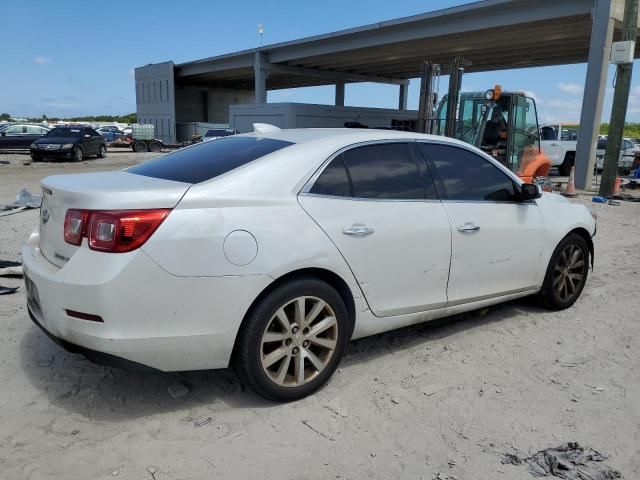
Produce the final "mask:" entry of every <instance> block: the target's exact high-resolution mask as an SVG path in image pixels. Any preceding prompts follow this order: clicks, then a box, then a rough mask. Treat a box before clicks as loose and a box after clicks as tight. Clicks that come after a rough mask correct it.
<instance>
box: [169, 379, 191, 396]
mask: <svg viewBox="0 0 640 480" xmlns="http://www.w3.org/2000/svg"><path fill="white" fill-rule="evenodd" d="M167 391H168V392H169V395H171V398H181V397H184V396H185V395H187V394H188V393H189V387H187V386H186V385H185V384H184V383H180V382H176V383H172V384H171V385H169V386H168V387H167Z"/></svg>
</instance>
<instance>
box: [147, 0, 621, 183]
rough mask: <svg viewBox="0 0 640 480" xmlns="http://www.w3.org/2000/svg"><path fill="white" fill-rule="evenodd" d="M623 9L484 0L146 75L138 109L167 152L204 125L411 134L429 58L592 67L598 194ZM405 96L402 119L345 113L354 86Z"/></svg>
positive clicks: (588, 125)
mask: <svg viewBox="0 0 640 480" xmlns="http://www.w3.org/2000/svg"><path fill="white" fill-rule="evenodd" d="M623 13H624V2H623V0H562V1H557V0H536V1H531V0H484V1H479V2H476V3H471V4H467V5H462V6H459V7H455V8H449V9H444V10H439V11H434V12H429V13H425V14H421V15H414V16H411V17H405V18H399V19H396V20H389V21H385V22H380V23H375V24H371V25H365V26H362V27H357V28H352V29H348V30H343V31H339V32H334V33H328V34H325V35H317V36H313V37H308V38H303V39H300V40H294V41H289V42H283V43H278V44H273V45H266V46H264V47H260V48H255V49H251V50H244V51H240V52H236V53H230V54H226V55H219V56H216V57H211V58H204V59H201V60H195V61H191V62H186V63H180V64H174V63H173V62H171V61H167V62H164V63H159V64H151V65H146V66H143V67H139V68H136V70H135V82H136V109H137V114H138V119H139V121H140V122H142V123H151V124H154V125H155V127H156V132H157V134H158V136H159V137H160V138H162V139H163V140H164V141H165V142H169V143H175V142H177V141H182V140H185V139H186V138H188V136H189V135H190V134H191V133H193V127H190V126H192V125H193V124H194V123H196V122H204V123H208V124H220V125H225V126H227V125H229V126H230V127H231V128H237V129H238V130H239V131H247V130H248V129H249V128H250V125H251V123H253V122H254V121H255V122H267V123H272V124H275V125H278V126H281V127H287V128H294V127H320V126H335V127H340V126H344V124H345V123H346V122H362V123H366V124H368V125H369V126H373V127H376V126H377V127H392V128H400V129H411V128H412V126H413V125H414V124H415V123H412V122H415V121H416V120H417V118H418V112H417V111H409V110H407V92H408V85H409V81H410V80H411V79H415V78H418V77H420V75H421V71H422V66H423V63H424V62H425V60H431V61H432V62H434V63H438V64H440V65H441V66H442V73H443V74H445V75H446V74H448V73H449V71H450V69H451V65H452V62H453V59H454V58H456V57H463V58H464V60H465V61H467V62H469V64H468V66H466V67H465V68H466V72H480V71H494V70H504V69H515V68H527V67H541V66H550V65H564V64H573V63H585V62H588V68H587V74H586V78H585V89H584V99H583V103H582V114H581V119H580V137H579V142H578V150H577V158H576V184H577V186H578V187H582V188H584V187H585V186H586V185H590V184H591V175H592V171H593V164H594V161H595V158H594V156H595V143H596V139H597V134H598V131H599V125H600V119H601V115H602V105H603V99H604V93H605V86H606V85H605V84H606V79H607V70H608V68H607V67H608V64H609V53H610V51H611V43H612V41H614V40H615V39H616V38H617V37H619V35H620V27H621V21H622V17H623ZM355 82H375V83H385V84H392V85H397V86H398V109H396V110H389V109H375V108H360V107H345V106H344V101H345V98H344V97H345V84H347V83H355ZM317 85H335V105H334V106H320V105H305V104H290V103H267V92H268V91H269V90H277V89H284V88H296V87H309V86H317Z"/></svg>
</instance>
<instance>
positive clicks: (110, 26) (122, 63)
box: [0, 0, 640, 121]
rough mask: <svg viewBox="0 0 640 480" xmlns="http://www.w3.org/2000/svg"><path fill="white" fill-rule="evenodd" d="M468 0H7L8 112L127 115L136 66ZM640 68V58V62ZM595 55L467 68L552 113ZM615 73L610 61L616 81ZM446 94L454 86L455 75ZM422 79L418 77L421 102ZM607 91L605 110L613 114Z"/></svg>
mask: <svg viewBox="0 0 640 480" xmlns="http://www.w3.org/2000/svg"><path fill="white" fill-rule="evenodd" d="M465 3H471V2H469V1H465V0H437V1H435V0H395V1H393V2H390V1H388V0H357V1H356V0H352V1H349V2H347V1H344V0H341V1H338V0H323V1H322V2H302V1H300V0H298V1H292V0H261V1H254V0H245V1H237V2H221V1H201V0H189V1H188V2H184V3H180V2H174V1H170V0H155V1H152V0H136V1H135V2H129V1H118V0H111V1H109V2H91V1H81V0H64V1H62V0H59V1H51V0H29V1H11V0H0V34H1V36H0V38H2V53H0V112H9V113H11V114H13V115H15V116H18V115H19V116H39V115H42V114H46V115H49V116H73V115H82V114H87V115H88V114H100V113H104V114H124V113H129V112H132V111H134V110H135V98H134V82H133V68H134V67H136V66H140V65H144V64H147V63H155V62H162V61H165V60H173V61H175V62H176V63H179V62H184V61H189V60H195V59H198V58H203V57H208V56H212V55H217V54H222V53H228V52H233V51H237V50H242V49H246V48H253V47H255V46H257V44H258V35H257V25H258V24H259V23H261V24H263V25H264V27H265V35H264V43H265V44H268V43H275V42H280V41H285V40H292V39H296V38H300V37H304V36H309V35H315V34H320V33H327V32H331V31H335V30H340V29H343V28H349V27H354V26H358V25H363V24H367V23H372V22H376V21H381V20H388V19H392V18H397V17H401V16H406V15H413V14H417V13H423V12H426V11H431V10H437V9H440V8H446V7H451V6H456V5H461V4H465ZM637 67H638V65H637V62H636V68H637ZM585 71H586V65H570V66H561V67H547V68H535V69H520V70H509V71H500V72H489V73H476V74H468V75H466V76H465V78H464V82H463V89H464V90H485V89H487V88H490V87H491V86H493V85H494V84H496V83H499V84H501V85H502V86H503V88H505V89H511V90H525V91H528V92H532V94H533V95H534V96H535V98H536V99H537V101H538V110H539V114H540V116H541V117H542V118H543V120H544V121H577V120H578V119H579V115H580V101H581V96H582V87H583V84H584V76H585ZM612 78H613V68H610V78H609V86H610V85H611V81H612ZM442 80H443V81H442V82H441V93H444V92H445V91H446V85H447V82H446V77H444V78H443V79H442ZM633 85H634V86H633V90H632V97H631V99H630V103H629V111H628V115H627V121H640V82H638V81H636V80H635V79H634V84H633ZM397 88H398V87H394V86H388V85H373V84H351V85H347V87H346V96H345V102H346V104H347V105H357V106H372V107H389V108H395V107H396V105H397ZM418 88H419V81H418V80H413V81H412V83H411V87H410V95H409V108H417V104H418ZM612 92H613V90H612V88H611V87H609V88H608V91H607V98H606V100H605V109H604V113H603V119H604V120H605V121H606V120H607V119H608V118H609V114H610V103H611V97H612ZM333 95H334V91H333V87H314V88H304V89H295V90H280V91H272V92H269V101H270V102H278V101H287V102H309V103H327V104H330V103H332V102H333Z"/></svg>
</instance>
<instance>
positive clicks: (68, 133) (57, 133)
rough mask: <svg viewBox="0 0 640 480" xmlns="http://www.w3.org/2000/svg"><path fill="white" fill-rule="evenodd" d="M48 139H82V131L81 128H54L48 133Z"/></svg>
mask: <svg viewBox="0 0 640 480" xmlns="http://www.w3.org/2000/svg"><path fill="white" fill-rule="evenodd" d="M47 137H58V138H80V137H82V129H80V128H54V129H53V130H51V131H49V133H47Z"/></svg>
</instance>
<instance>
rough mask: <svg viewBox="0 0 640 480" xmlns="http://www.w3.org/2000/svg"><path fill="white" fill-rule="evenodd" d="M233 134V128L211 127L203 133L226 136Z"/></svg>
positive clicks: (211, 135)
mask: <svg viewBox="0 0 640 480" xmlns="http://www.w3.org/2000/svg"><path fill="white" fill-rule="evenodd" d="M229 135H233V130H223V129H211V130H207V133H205V134H204V136H205V137H228V136H229Z"/></svg>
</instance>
